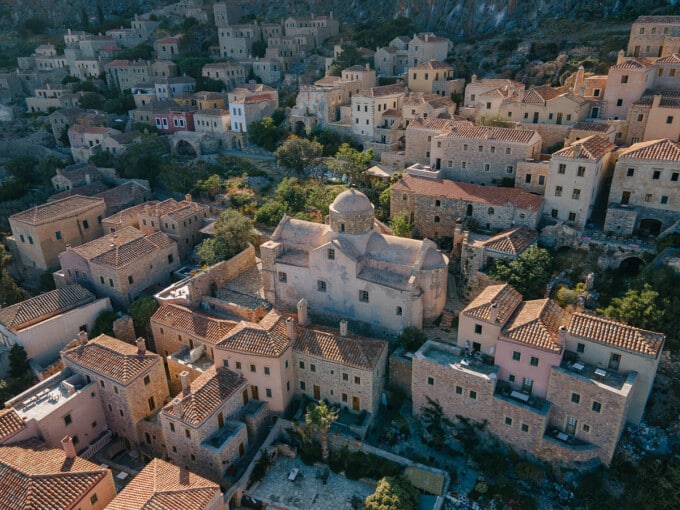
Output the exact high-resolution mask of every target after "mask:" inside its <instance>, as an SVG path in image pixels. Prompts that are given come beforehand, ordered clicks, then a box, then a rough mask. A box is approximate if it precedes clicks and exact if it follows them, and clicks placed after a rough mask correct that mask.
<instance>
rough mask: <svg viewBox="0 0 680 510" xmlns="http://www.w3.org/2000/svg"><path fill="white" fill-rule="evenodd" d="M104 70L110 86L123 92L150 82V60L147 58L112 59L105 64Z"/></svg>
mask: <svg viewBox="0 0 680 510" xmlns="http://www.w3.org/2000/svg"><path fill="white" fill-rule="evenodd" d="M104 72H105V73H106V82H107V83H108V85H109V87H115V88H117V89H118V90H119V91H121V92H122V91H124V90H128V89H131V88H132V87H134V86H135V85H139V84H141V83H148V82H149V78H150V69H149V62H147V61H146V60H138V61H131V60H126V59H119V60H112V61H111V62H108V63H106V64H104Z"/></svg>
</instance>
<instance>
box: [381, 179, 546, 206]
mask: <svg viewBox="0 0 680 510" xmlns="http://www.w3.org/2000/svg"><path fill="white" fill-rule="evenodd" d="M392 189H393V190H396V191H412V192H413V193H415V194H416V195H426V196H431V197H445V198H448V199H452V200H463V201H466V202H473V203H482V204H488V205H497V206H504V205H507V204H512V205H514V206H515V207H517V208H519V209H525V210H528V211H538V210H539V209H540V208H541V205H542V204H543V197H540V196H538V195H534V194H532V193H527V192H526V191H522V190H519V189H516V188H502V187H498V186H482V185H480V184H469V183H466V182H456V181H449V180H445V179H430V178H428V177H420V176H418V175H411V174H406V175H404V176H403V177H402V178H401V179H400V180H399V181H397V182H396V183H395V184H394V185H393V186H392Z"/></svg>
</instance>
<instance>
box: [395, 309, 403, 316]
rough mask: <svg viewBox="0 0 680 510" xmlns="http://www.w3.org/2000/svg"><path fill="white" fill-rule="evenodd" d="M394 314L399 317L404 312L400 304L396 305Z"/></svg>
mask: <svg viewBox="0 0 680 510" xmlns="http://www.w3.org/2000/svg"><path fill="white" fill-rule="evenodd" d="M396 314H397V316H399V317H401V316H402V315H403V314H404V311H403V310H402V308H401V306H398V307H397V312H396Z"/></svg>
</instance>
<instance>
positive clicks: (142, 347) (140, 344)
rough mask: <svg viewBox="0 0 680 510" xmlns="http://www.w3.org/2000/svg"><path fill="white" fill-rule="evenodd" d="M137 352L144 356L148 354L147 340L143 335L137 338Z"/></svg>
mask: <svg viewBox="0 0 680 510" xmlns="http://www.w3.org/2000/svg"><path fill="white" fill-rule="evenodd" d="M136 343H137V354H139V355H140V356H144V354H146V340H144V339H143V338H142V337H141V336H140V337H139V338H138V339H137V341H136Z"/></svg>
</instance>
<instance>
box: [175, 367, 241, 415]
mask: <svg viewBox="0 0 680 510" xmlns="http://www.w3.org/2000/svg"><path fill="white" fill-rule="evenodd" d="M247 384H248V381H246V379H245V377H243V376H242V375H241V374H238V373H236V372H233V371H231V370H229V369H228V368H225V367H220V368H217V369H216V368H215V365H213V366H211V367H210V368H208V369H207V370H206V371H205V372H203V373H202V374H201V375H200V376H198V377H197V378H196V379H195V380H194V381H193V382H192V383H191V384H190V386H189V392H188V393H187V394H186V395H185V394H182V393H181V394H179V395H178V396H177V398H179V399H180V400H181V401H182V411H181V416H177V415H176V414H175V406H174V405H173V404H172V403H170V404H168V405H167V406H165V407H164V408H163V413H165V414H167V415H168V416H172V417H174V418H176V419H178V420H181V421H183V422H184V423H188V424H190V425H200V424H201V423H202V422H203V421H204V420H205V419H206V418H208V417H209V416H210V415H211V414H212V413H214V412H215V411H216V410H217V408H218V407H220V406H221V405H222V404H223V403H224V402H225V401H226V400H228V399H229V398H231V397H232V396H234V395H235V394H240V393H241V390H242V389H243V388H244V387H245V386H247Z"/></svg>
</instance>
